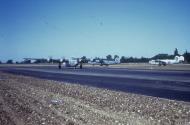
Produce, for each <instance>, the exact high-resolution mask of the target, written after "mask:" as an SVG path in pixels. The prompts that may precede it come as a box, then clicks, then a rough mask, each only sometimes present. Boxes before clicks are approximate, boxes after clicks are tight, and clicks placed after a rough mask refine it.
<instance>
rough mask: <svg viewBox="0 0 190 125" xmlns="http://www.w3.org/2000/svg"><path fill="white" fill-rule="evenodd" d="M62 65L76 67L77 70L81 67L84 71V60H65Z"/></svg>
mask: <svg viewBox="0 0 190 125" xmlns="http://www.w3.org/2000/svg"><path fill="white" fill-rule="evenodd" d="M62 64H63V66H64V67H74V68H75V69H76V68H77V66H79V68H80V69H82V68H83V67H82V59H81V58H74V57H72V58H71V59H64V60H63V61H62Z"/></svg>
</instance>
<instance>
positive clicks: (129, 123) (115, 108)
mask: <svg viewBox="0 0 190 125" xmlns="http://www.w3.org/2000/svg"><path fill="white" fill-rule="evenodd" d="M85 124H86V125H190V102H182V101H174V100H168V99H161V98H156V97H149V96H144V95H137V94H131V93H124V92H116V91H110V90H106V89H99V88H95V87H87V86H81V85H77V84H69V83H63V82H56V81H51V80H43V79H37V78H32V77H26V76H20V75H12V74H5V73H1V72H0V125H85Z"/></svg>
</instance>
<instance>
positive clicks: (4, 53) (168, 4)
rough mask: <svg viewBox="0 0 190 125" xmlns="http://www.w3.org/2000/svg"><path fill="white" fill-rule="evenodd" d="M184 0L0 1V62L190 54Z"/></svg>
mask: <svg viewBox="0 0 190 125" xmlns="http://www.w3.org/2000/svg"><path fill="white" fill-rule="evenodd" d="M189 6H190V0H0V60H7V59H22V58H23V57H36V58H40V57H44V58H48V57H49V56H52V57H54V58H61V57H63V56H64V57H81V56H83V55H85V56H87V57H95V56H98V57H105V56H106V55H108V54H112V55H114V54H117V55H119V56H135V57H141V56H145V57H152V56H154V55H155V54H158V53H168V54H172V53H173V51H174V49H175V48H178V50H179V52H180V53H181V54H182V53H183V52H184V51H185V50H188V51H190V7H189Z"/></svg>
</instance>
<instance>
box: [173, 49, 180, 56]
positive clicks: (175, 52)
mask: <svg viewBox="0 0 190 125" xmlns="http://www.w3.org/2000/svg"><path fill="white" fill-rule="evenodd" d="M174 56H179V53H178V50H177V48H175V50H174Z"/></svg>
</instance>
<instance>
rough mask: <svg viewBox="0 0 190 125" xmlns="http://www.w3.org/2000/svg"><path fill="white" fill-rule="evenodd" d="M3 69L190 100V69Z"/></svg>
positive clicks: (0, 69)
mask: <svg viewBox="0 0 190 125" xmlns="http://www.w3.org/2000/svg"><path fill="white" fill-rule="evenodd" d="M0 71H3V72H8V73H13V74H21V75H26V76H32V77H37V78H43V79H49V80H56V81H63V82H69V83H77V84H81V85H88V86H94V87H99V88H106V89H110V90H116V91H123V92H131V93H136V94H143V95H148V96H154V97H161V98H167V99H174V100H181V101H190V71H182V70H181V71H174V70H166V71H163V70H142V69H127V68H109V67H102V68H100V67H84V69H73V68H63V69H61V70H59V69H57V67H53V66H52V67H47V66H46V67H43V66H40V67H3V68H2V67H1V68H0Z"/></svg>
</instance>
